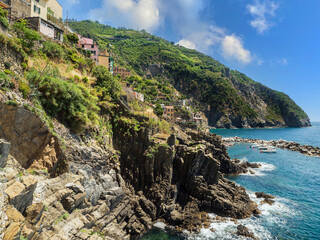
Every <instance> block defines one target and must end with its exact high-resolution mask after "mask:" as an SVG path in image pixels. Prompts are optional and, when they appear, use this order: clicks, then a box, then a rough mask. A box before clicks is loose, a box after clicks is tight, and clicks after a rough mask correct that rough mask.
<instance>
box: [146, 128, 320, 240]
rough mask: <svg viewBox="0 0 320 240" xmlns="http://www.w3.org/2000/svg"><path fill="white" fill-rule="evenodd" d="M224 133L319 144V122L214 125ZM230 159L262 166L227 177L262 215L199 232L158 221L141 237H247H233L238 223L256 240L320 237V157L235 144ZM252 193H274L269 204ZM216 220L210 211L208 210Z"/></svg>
mask: <svg viewBox="0 0 320 240" xmlns="http://www.w3.org/2000/svg"><path fill="white" fill-rule="evenodd" d="M211 131H212V132H213V133H216V134H218V135H221V136H223V137H233V136H239V137H243V138H257V139H263V140H273V139H274V140H277V139H284V140H287V141H294V142H298V143H300V144H307V145H313V146H318V147H320V122H312V127H308V128H270V129H213V130H211ZM228 153H229V155H230V157H231V158H238V159H241V160H245V161H249V162H258V163H260V164H261V165H262V167H261V168H259V169H257V170H256V169H253V171H254V172H255V173H256V174H254V175H252V174H243V175H240V176H236V177H229V179H230V180H232V181H234V182H236V183H237V184H239V185H241V186H244V187H245V188H246V189H247V193H248V194H249V196H250V198H251V199H252V200H253V201H255V202H256V203H257V204H258V207H259V209H260V211H261V213H262V214H261V215H260V216H258V217H251V218H249V219H243V220H239V221H238V223H234V222H233V221H232V220H231V219H227V220H226V221H224V222H214V221H212V223H211V226H210V228H213V229H214V231H211V230H210V229H202V230H201V232H200V233H199V234H191V233H188V232H185V233H184V234H177V233H175V232H173V231H171V230H170V227H169V226H166V225H165V224H164V223H161V222H158V223H156V224H155V227H154V228H153V229H151V230H150V231H149V232H148V233H146V235H144V236H143V237H142V238H141V240H182V239H199V240H201V239H203V240H210V239H246V238H245V237H239V236H236V235H235V232H236V231H237V225H238V224H243V225H245V226H246V227H247V228H248V229H249V230H250V231H251V232H253V233H254V235H255V236H256V237H257V238H258V239H261V240H262V239H263V240H264V239H286V240H287V239H288V240H289V239H290V240H291V239H299V240H300V239H301V240H304V239H305V240H307V239H312V240H313V239H320V158H319V157H309V156H305V155H302V154H300V153H298V152H292V151H289V150H283V149H277V153H276V154H266V153H260V152H259V151H257V150H256V149H252V148H250V145H249V144H244V143H238V144H235V145H234V146H233V147H231V148H229V150H228ZM255 192H265V193H268V194H271V195H273V196H275V203H274V204H273V205H269V204H262V203H261V200H260V199H257V198H256V197H255V194H254V193H255ZM210 216H212V218H213V219H214V214H210Z"/></svg>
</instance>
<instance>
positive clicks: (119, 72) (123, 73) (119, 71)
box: [113, 67, 131, 78]
mask: <svg viewBox="0 0 320 240" xmlns="http://www.w3.org/2000/svg"><path fill="white" fill-rule="evenodd" d="M118 75H120V76H121V77H122V78H125V77H129V76H131V72H130V71H129V70H127V69H125V68H120V67H114V68H113V76H118Z"/></svg>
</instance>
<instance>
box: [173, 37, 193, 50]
mask: <svg viewBox="0 0 320 240" xmlns="http://www.w3.org/2000/svg"><path fill="white" fill-rule="evenodd" d="M176 44H177V45H180V46H183V47H185V48H189V49H196V45H195V44H194V43H193V42H191V41H189V40H185V39H181V40H180V41H179V42H177V43H176Z"/></svg>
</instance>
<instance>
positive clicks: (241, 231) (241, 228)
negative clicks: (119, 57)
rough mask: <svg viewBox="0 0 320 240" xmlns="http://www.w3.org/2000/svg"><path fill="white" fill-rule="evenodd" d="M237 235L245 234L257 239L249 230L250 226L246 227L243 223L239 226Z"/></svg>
mask: <svg viewBox="0 0 320 240" xmlns="http://www.w3.org/2000/svg"><path fill="white" fill-rule="evenodd" d="M237 235H238V236H244V237H248V238H252V239H257V238H256V237H255V236H254V234H253V233H252V232H250V231H249V229H248V228H246V227H245V226H243V225H238V226H237Z"/></svg>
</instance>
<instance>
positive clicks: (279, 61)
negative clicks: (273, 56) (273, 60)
mask: <svg viewBox="0 0 320 240" xmlns="http://www.w3.org/2000/svg"><path fill="white" fill-rule="evenodd" d="M278 63H279V64H282V65H288V60H287V59H286V58H281V59H279V60H278Z"/></svg>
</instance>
